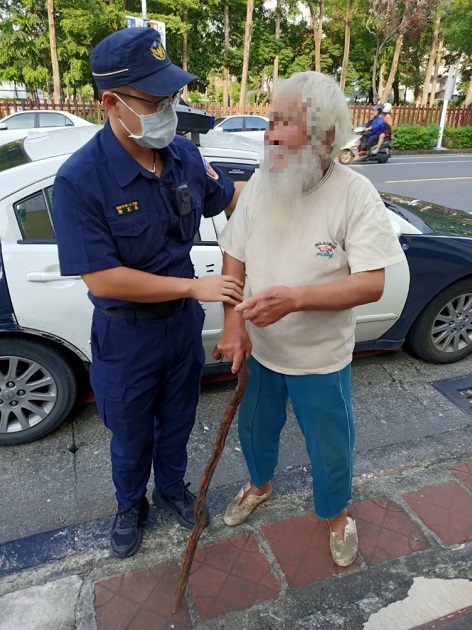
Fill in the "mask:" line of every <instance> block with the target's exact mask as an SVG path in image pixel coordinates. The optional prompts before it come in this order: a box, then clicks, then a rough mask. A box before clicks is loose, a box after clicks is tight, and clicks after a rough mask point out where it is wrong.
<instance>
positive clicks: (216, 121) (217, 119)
mask: <svg viewBox="0 0 472 630" xmlns="http://www.w3.org/2000/svg"><path fill="white" fill-rule="evenodd" d="M223 120H226V116H224V117H223V118H216V119H215V125H219V124H220V122H223Z"/></svg>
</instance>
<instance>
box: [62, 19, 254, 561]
mask: <svg viewBox="0 0 472 630" xmlns="http://www.w3.org/2000/svg"><path fill="white" fill-rule="evenodd" d="M90 63H91V67H92V73H93V76H94V79H95V82H96V84H97V87H98V88H99V90H100V93H101V98H102V102H103V104H104V106H105V108H106V109H107V112H108V121H107V123H106V124H105V127H104V128H103V129H102V130H100V131H99V132H98V133H97V134H96V135H95V136H94V138H93V139H92V140H91V141H90V142H88V143H87V144H86V145H85V146H84V147H82V148H81V149H80V150H79V151H77V152H76V153H75V154H74V155H73V156H72V157H70V158H69V159H68V160H67V162H66V163H65V164H64V165H63V166H62V168H61V169H60V170H59V173H58V176H57V178H56V182H55V185H54V227H55V231H56V236H57V241H58V245H59V258H60V264H61V272H62V274H63V275H81V276H82V278H83V280H84V281H85V284H86V285H87V287H88V289H89V297H90V299H91V301H92V303H93V304H94V307H95V308H94V313H93V321H92V333H91V346H92V365H91V369H90V380H91V384H92V387H93V390H94V392H95V397H96V401H97V407H98V410H99V412H100V416H101V418H102V420H103V422H104V423H105V425H106V426H107V427H108V428H109V429H110V431H111V433H112V438H111V461H112V473H113V482H114V485H115V488H116V498H117V501H118V511H117V514H116V518H115V521H114V524H113V528H112V532H111V548H112V551H113V552H114V553H115V554H116V555H118V556H120V557H127V556H131V555H133V554H134V553H136V551H137V550H138V548H139V546H140V544H141V540H142V528H143V524H144V521H145V519H146V516H147V513H148V510H149V503H148V500H147V498H146V485H147V482H148V480H149V476H150V472H151V465H153V467H154V481H155V488H154V491H153V493H152V499H153V502H154V503H155V504H156V505H157V506H158V507H159V508H161V509H164V510H167V511H168V512H171V513H172V514H173V515H174V516H175V517H176V519H177V521H178V522H179V523H180V524H181V525H183V526H184V527H186V528H188V529H192V527H193V526H194V516H193V512H194V507H195V496H194V495H193V494H192V493H191V492H190V491H189V490H188V487H187V486H186V485H185V484H184V475H185V470H186V465H187V451H186V446H187V442H188V438H189V435H190V432H191V429H192V427H193V424H194V421H195V411H196V406H197V402H198V396H199V387H200V377H201V369H202V366H203V364H204V352H203V346H202V340H201V333H202V328H203V319H204V314H203V310H202V308H201V306H200V304H199V300H200V301H203V302H217V301H223V302H226V303H228V304H237V303H238V302H240V301H241V298H242V288H241V282H240V281H239V280H237V279H236V278H233V277H230V276H216V275H215V276H208V277H204V278H195V277H194V269H193V266H192V263H191V260H190V250H191V247H192V243H193V238H194V235H195V233H196V232H197V231H198V228H199V224H200V219H201V217H202V215H203V216H205V217H210V216H213V215H216V214H218V213H219V212H221V211H222V210H223V209H225V208H228V209H232V208H233V207H234V206H235V204H236V200H237V197H238V193H239V190H240V188H241V187H242V186H239V185H238V186H237V187H236V188H235V185H234V184H233V182H232V181H231V180H230V179H228V178H226V177H225V176H223V174H222V173H220V172H219V171H217V170H215V169H213V168H212V167H210V166H209V165H208V164H207V163H206V162H205V161H204V160H203V159H202V157H201V155H200V153H199V151H198V149H197V148H196V147H195V146H194V145H193V144H192V143H191V142H190V141H188V140H186V139H184V138H182V137H179V136H175V132H176V127H177V115H176V111H175V105H176V103H177V102H178V100H179V98H180V90H181V89H182V87H183V86H184V85H186V84H187V83H188V82H189V81H191V80H193V79H194V78H195V77H194V75H192V74H189V73H188V72H185V71H184V70H182V69H181V68H179V67H177V66H175V65H174V64H172V63H171V61H170V59H169V57H168V56H167V54H166V51H165V50H164V47H163V45H162V43H161V40H160V36H159V34H158V33H157V31H155V30H154V29H151V28H130V29H125V30H122V31H118V32H116V33H113V34H112V35H110V36H108V37H107V38H106V39H104V40H103V41H102V42H100V43H99V44H98V45H97V46H96V47H95V49H94V50H93V51H92V55H91V58H90ZM207 518H208V515H207Z"/></svg>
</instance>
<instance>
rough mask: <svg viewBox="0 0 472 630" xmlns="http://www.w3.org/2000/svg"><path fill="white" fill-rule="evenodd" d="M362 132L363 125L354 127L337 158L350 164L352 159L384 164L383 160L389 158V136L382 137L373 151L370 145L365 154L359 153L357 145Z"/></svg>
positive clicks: (343, 162) (342, 162)
mask: <svg viewBox="0 0 472 630" xmlns="http://www.w3.org/2000/svg"><path fill="white" fill-rule="evenodd" d="M363 134H364V127H355V128H354V135H353V136H352V137H351V138H350V140H349V141H348V142H347V143H346V144H345V145H344V146H343V147H342V148H341V150H340V151H339V154H338V160H339V162H340V163H341V164H345V165H346V164H350V163H351V162H353V161H354V160H356V162H377V163H378V164H385V162H387V161H388V160H389V158H390V145H391V138H389V137H386V138H384V141H383V142H382V146H381V147H380V149H379V151H375V149H374V148H373V147H371V148H370V149H369V150H368V151H367V153H366V154H365V155H359V145H360V143H361V139H362V136H363Z"/></svg>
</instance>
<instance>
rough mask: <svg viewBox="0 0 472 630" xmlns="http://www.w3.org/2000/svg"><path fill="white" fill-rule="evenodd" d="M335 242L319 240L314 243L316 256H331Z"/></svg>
mask: <svg viewBox="0 0 472 630" xmlns="http://www.w3.org/2000/svg"><path fill="white" fill-rule="evenodd" d="M335 249H336V244H335V243H332V242H331V241H320V242H319V243H315V253H316V256H323V257H324V258H332V257H333V254H334V250H335Z"/></svg>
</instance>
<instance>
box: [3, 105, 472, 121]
mask: <svg viewBox="0 0 472 630" xmlns="http://www.w3.org/2000/svg"><path fill="white" fill-rule="evenodd" d="M198 107H199V108H200V109H204V110H205V111H207V112H209V113H211V114H213V115H214V116H215V118H219V117H220V116H230V115H233V116H234V115H238V114H255V115H260V116H268V114H269V112H270V107H271V106H270V105H246V106H245V107H244V108H240V107H239V105H230V106H228V107H223V105H221V104H208V105H199V106H198ZM30 109H49V110H65V111H68V112H70V113H71V114H76V115H77V116H81V117H82V118H85V119H87V120H89V121H90V122H94V123H102V122H104V120H105V119H106V112H105V110H104V108H103V107H102V106H101V104H100V103H99V102H98V101H89V102H88V103H79V102H77V101H64V102H63V103H53V102H51V101H48V100H44V101H34V100H31V101H9V100H1V101H0V118H3V117H4V116H8V115H9V114H12V113H14V112H16V111H28V110H30ZM350 110H351V118H352V123H353V125H354V126H355V127H356V126H358V125H361V124H363V123H365V122H366V121H367V120H369V118H370V117H371V106H370V105H351V106H350ZM441 111H442V106H441V105H433V106H432V107H429V106H427V105H394V106H393V108H392V115H393V123H394V125H396V126H398V125H414V124H417V125H424V126H426V125H430V124H431V123H439V120H440V118H441ZM446 123H447V124H448V125H449V126H450V127H462V126H466V125H472V106H469V107H455V106H450V107H448V109H447V117H446Z"/></svg>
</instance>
